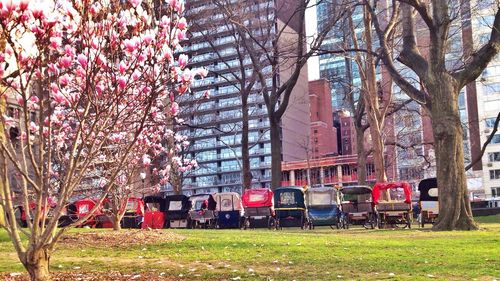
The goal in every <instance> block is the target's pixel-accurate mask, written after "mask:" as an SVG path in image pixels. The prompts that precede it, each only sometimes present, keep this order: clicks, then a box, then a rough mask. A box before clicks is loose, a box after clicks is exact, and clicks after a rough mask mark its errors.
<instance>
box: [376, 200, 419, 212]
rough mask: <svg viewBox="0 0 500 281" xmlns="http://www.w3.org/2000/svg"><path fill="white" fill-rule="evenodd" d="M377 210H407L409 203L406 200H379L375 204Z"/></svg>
mask: <svg viewBox="0 0 500 281" xmlns="http://www.w3.org/2000/svg"><path fill="white" fill-rule="evenodd" d="M377 210H378V211H409V210H411V204H408V203H406V202H384V201H380V202H379V204H378V205H377Z"/></svg>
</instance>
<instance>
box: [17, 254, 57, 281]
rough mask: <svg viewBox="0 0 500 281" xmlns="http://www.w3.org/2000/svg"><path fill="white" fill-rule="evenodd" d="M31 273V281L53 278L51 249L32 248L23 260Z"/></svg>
mask: <svg viewBox="0 0 500 281" xmlns="http://www.w3.org/2000/svg"><path fill="white" fill-rule="evenodd" d="M22 262H23V265H24V267H25V268H26V270H27V271H28V273H29V275H30V280H31V281H48V280H51V278H50V273H49V263H50V251H49V250H47V249H38V248H30V249H28V251H27V252H26V254H25V258H24V259H23V260H22Z"/></svg>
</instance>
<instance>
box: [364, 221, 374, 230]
mask: <svg viewBox="0 0 500 281" xmlns="http://www.w3.org/2000/svg"><path fill="white" fill-rule="evenodd" d="M363 227H364V228H365V229H373V223H372V222H371V221H365V223H364V224H363Z"/></svg>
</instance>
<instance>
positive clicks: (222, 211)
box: [214, 192, 243, 228]
mask: <svg viewBox="0 0 500 281" xmlns="http://www.w3.org/2000/svg"><path fill="white" fill-rule="evenodd" d="M214 200H215V202H216V211H215V216H216V218H217V228H240V225H241V218H242V215H243V206H242V205H241V198H240V195H239V194H238V193H236V192H221V193H216V194H214Z"/></svg>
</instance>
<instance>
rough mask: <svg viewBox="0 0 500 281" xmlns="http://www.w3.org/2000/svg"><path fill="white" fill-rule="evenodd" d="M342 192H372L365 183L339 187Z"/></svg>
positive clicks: (360, 193) (353, 193)
mask: <svg viewBox="0 0 500 281" xmlns="http://www.w3.org/2000/svg"><path fill="white" fill-rule="evenodd" d="M340 192H341V193H342V194H352V195H362V194H372V189H371V188H370V187H369V186H367V185H351V186H343V187H341V188H340Z"/></svg>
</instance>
